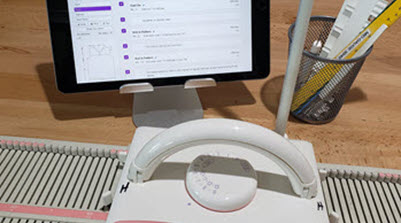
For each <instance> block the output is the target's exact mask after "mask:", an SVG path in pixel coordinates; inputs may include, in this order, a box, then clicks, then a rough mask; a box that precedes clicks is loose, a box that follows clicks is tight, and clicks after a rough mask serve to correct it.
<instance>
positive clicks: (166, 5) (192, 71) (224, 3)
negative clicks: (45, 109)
mask: <svg viewBox="0 0 401 223" xmlns="http://www.w3.org/2000/svg"><path fill="white" fill-rule="evenodd" d="M269 5H270V3H269V0H201V1H200V0H47V7H48V14H49V23H50V33H51V40H52V49H53V57H54V65H55V72H56V80H57V86H58V89H59V90H60V91H62V92H64V93H73V92H85V91H100V90H113V89H119V88H120V87H121V86H122V85H125V84H130V83H143V82H147V83H150V84H152V85H153V86H155V87H157V86H167V85H182V84H185V82H186V81H188V80H190V79H201V78H213V79H214V80H215V81H234V80H247V79H258V78H265V77H267V76H268V74H269V71H270V36H269V35H270V21H269V19H270V15H269V13H270V12H269V11H270V10H269V8H270V7H269Z"/></svg>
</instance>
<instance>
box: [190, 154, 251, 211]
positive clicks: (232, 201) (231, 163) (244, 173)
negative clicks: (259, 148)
mask: <svg viewBox="0 0 401 223" xmlns="http://www.w3.org/2000/svg"><path fill="white" fill-rule="evenodd" d="M186 187H187V191H188V193H189V195H190V196H191V197H192V199H193V200H195V202H197V203H198V204H200V205H201V206H203V207H205V208H207V209H210V210H213V211H219V212H231V211H236V210H239V209H241V208H243V207H245V206H247V205H248V204H249V203H250V202H251V201H252V199H253V197H254V196H255V193H256V189H257V176H256V172H255V170H254V169H253V167H252V165H251V164H250V163H249V162H248V161H246V160H242V159H238V158H229V157H214V156H203V155H202V156H199V157H197V158H196V159H195V160H194V161H193V162H192V163H191V165H190V166H189V168H188V170H187V177H186Z"/></svg>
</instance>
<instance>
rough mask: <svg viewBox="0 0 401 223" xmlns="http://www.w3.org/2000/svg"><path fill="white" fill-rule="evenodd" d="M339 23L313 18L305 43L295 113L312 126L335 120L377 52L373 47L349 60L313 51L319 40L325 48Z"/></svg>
mask: <svg viewBox="0 0 401 223" xmlns="http://www.w3.org/2000/svg"><path fill="white" fill-rule="evenodd" d="M335 20H336V19H335V18H333V17H326V16H313V17H311V20H310V25H309V28H308V33H307V37H306V41H305V50H304V52H303V55H302V60H301V65H300V69H299V73H298V79H297V83H296V87H295V93H294V98H293V102H292V106H291V114H292V115H293V116H294V117H296V118H298V119H300V120H303V121H305V122H308V123H312V124H324V123H328V122H330V121H332V120H334V119H335V117H336V116H337V115H338V113H339V111H340V110H341V107H342V106H343V103H344V99H345V97H346V95H347V93H348V91H349V89H350V88H351V85H352V83H353V82H354V80H355V78H356V76H357V75H358V73H359V71H360V69H361V67H362V65H363V63H364V62H365V59H366V57H367V56H368V55H369V54H370V53H371V52H372V49H373V47H371V48H370V49H369V50H368V51H367V52H366V53H365V54H364V55H363V56H361V57H358V58H354V59H348V60H334V59H326V58H323V57H320V56H319V54H320V52H318V53H317V54H313V53H312V52H310V49H311V48H312V46H313V43H314V42H315V41H316V40H320V41H321V42H322V44H323V46H324V44H325V42H326V40H327V38H328V37H329V34H330V31H331V29H332V27H333V25H334V22H335ZM294 27H295V24H293V25H292V26H291V27H290V29H289V32H288V37H289V39H290V47H291V42H292V36H293V30H294Z"/></svg>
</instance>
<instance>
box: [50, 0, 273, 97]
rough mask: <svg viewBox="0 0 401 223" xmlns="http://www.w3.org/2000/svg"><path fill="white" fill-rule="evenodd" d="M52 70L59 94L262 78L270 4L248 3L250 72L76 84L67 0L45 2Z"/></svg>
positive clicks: (258, 0)
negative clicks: (194, 80) (250, 31)
mask: <svg viewBox="0 0 401 223" xmlns="http://www.w3.org/2000/svg"><path fill="white" fill-rule="evenodd" d="M47 9H48V17H49V25H50V35H51V41H52V50H53V59H54V67H55V73H56V82H57V87H58V89H59V90H60V91H61V92H63V93H75V92H88V91H104V90H116V89H119V88H120V87H121V86H122V85H125V84H132V83H143V82H148V83H150V84H152V85H153V86H154V87H158V86H167V85H183V84H185V82H186V81H187V80H190V79H194V78H196V79H198V78H213V79H214V80H215V81H217V82H220V81H237V80H252V79H262V78H266V77H267V76H268V75H269V73H270V1H269V0H252V63H253V64H252V71H251V72H241V73H224V74H209V75H196V76H183V77H170V78H159V79H142V80H127V81H113V82H100V83H88V84H87V83H85V84H78V83H77V80H76V73H75V72H76V71H75V64H74V55H73V47H72V38H71V29H70V20H69V15H68V5H67V0H47Z"/></svg>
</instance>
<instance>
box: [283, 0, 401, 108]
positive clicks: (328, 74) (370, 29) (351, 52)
mask: <svg viewBox="0 0 401 223" xmlns="http://www.w3.org/2000/svg"><path fill="white" fill-rule="evenodd" d="M400 17H401V0H395V1H393V2H392V3H390V4H389V6H388V7H387V8H386V9H385V10H384V11H383V12H382V13H381V14H380V15H379V16H378V17H377V18H376V19H375V20H374V21H372V22H371V23H370V24H369V26H367V27H366V28H365V29H364V30H363V31H362V32H361V33H360V34H359V35H358V36H357V37H356V38H354V40H353V41H352V42H351V43H350V44H348V45H347V46H346V47H345V48H344V49H343V50H342V51H341V52H340V53H339V54H338V55H337V56H336V57H335V58H336V59H351V58H354V57H358V56H360V55H361V54H363V53H365V52H366V50H367V49H369V48H370V47H371V46H372V45H373V43H374V42H375V41H376V40H377V39H378V38H379V37H380V35H381V34H382V33H383V32H384V31H385V30H386V29H387V28H389V27H390V26H391V25H393V24H394V23H395V22H396V21H397V20H398V19H399V18H400ZM343 66H344V65H341V64H328V65H326V66H325V67H323V68H322V69H321V70H320V71H319V72H318V73H317V74H316V75H314V76H313V77H312V78H311V79H310V80H309V81H308V82H307V83H306V84H305V85H304V86H302V87H301V88H300V89H299V90H298V91H297V92H296V93H295V94H294V99H293V102H292V106H291V111H292V112H300V111H302V110H303V109H304V107H306V105H307V104H308V103H309V101H310V100H311V99H313V98H315V97H316V94H319V93H320V92H321V90H322V89H323V88H324V87H325V86H326V85H327V84H328V83H329V82H330V80H331V79H332V78H333V77H334V76H335V75H336V74H337V73H338V72H339V71H340V70H341V69H342V68H343Z"/></svg>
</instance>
